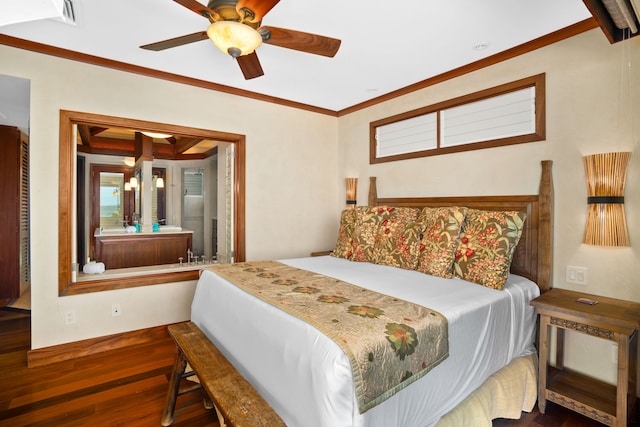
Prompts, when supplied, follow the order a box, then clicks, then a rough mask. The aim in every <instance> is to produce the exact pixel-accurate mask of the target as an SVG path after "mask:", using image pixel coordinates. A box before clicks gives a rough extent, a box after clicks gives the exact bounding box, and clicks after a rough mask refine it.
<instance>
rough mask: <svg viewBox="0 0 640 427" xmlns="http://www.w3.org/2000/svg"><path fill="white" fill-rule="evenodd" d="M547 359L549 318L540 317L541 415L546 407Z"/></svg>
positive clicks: (539, 385) (539, 369)
mask: <svg viewBox="0 0 640 427" xmlns="http://www.w3.org/2000/svg"><path fill="white" fill-rule="evenodd" d="M548 359H549V316H544V315H541V316H540V348H539V349H538V360H539V363H538V367H539V368H538V371H539V372H538V410H539V411H540V413H541V414H544V411H545V409H546V406H547V400H546V397H545V393H546V389H547V363H548Z"/></svg>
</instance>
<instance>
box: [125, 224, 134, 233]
mask: <svg viewBox="0 0 640 427" xmlns="http://www.w3.org/2000/svg"><path fill="white" fill-rule="evenodd" d="M124 231H126V232H127V233H135V232H136V228H135V227H134V226H133V225H130V226H128V227H127V228H125V229H124Z"/></svg>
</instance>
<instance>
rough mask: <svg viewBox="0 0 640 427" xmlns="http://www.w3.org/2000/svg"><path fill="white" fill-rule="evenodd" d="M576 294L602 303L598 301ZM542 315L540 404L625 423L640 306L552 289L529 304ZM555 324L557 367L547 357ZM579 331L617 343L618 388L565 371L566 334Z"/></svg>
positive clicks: (631, 392) (633, 392) (633, 375)
mask: <svg viewBox="0 0 640 427" xmlns="http://www.w3.org/2000/svg"><path fill="white" fill-rule="evenodd" d="M578 298H587V299H590V300H594V301H598V303H597V304H595V305H588V304H584V303H580V302H577V299H578ZM531 305H533V306H534V307H536V310H537V311H538V314H539V315H540V329H539V341H540V343H539V346H540V348H539V363H540V365H539V367H540V369H539V379H538V407H539V410H540V413H542V414H544V412H545V406H546V403H547V401H550V402H555V403H557V404H559V405H562V406H564V407H567V408H569V409H571V410H573V411H576V412H579V413H581V414H583V415H585V416H587V417H589V418H592V419H594V420H596V421H599V422H601V423H603V424H606V425H609V426H618V427H620V426H626V425H627V419H628V414H629V412H630V411H631V409H632V408H633V405H634V404H635V399H636V397H637V396H636V386H637V382H636V380H637V370H638V330H639V329H640V304H638V303H634V302H629V301H623V300H618V299H613V298H605V297H601V296H597V295H588V294H582V293H579V292H572V291H567V290H563V289H552V290H550V291H548V292H546V293H544V294H542V295H541V296H540V297H538V298H536V299H535V300H533V301H532V302H531ZM550 326H555V327H557V339H558V340H557V349H556V367H555V368H552V367H549V366H547V365H548V360H549V327H550ZM566 330H569V331H574V332H581V333H583V334H588V335H592V336H595V337H598V338H602V339H605V340H609V341H613V342H615V343H617V344H618V381H617V384H618V385H617V387H616V386H613V385H610V384H606V383H604V382H602V381H598V380H596V379H594V378H591V377H589V376H586V375H582V374H578V373H576V372H571V371H569V370H566V369H564V365H563V355H564V332H565V331H566Z"/></svg>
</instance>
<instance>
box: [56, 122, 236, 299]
mask: <svg viewBox="0 0 640 427" xmlns="http://www.w3.org/2000/svg"><path fill="white" fill-rule="evenodd" d="M81 123H83V124H92V125H101V126H105V127H121V128H128V129H137V130H140V131H153V132H162V133H169V134H172V135H189V136H193V137H198V138H203V139H211V140H216V141H224V142H228V143H232V144H235V159H234V187H233V192H234V211H233V221H234V252H235V256H234V259H235V260H236V261H244V260H245V257H246V254H245V159H246V155H245V154H246V153H245V150H246V144H245V136H244V135H240V134H233V133H228V132H219V131H214V130H206V129H199V128H192V127H185V126H178V125H170V124H164V123H155V122H149V121H143V120H135V119H127V118H121V117H112V116H105V115H101V114H91V113H83V112H77V111H67V110H60V144H59V180H58V294H59V295H60V296H65V295H77V294H84V293H89V292H100V291H106V290H112V289H123V288H131V287H136V286H146V285H156V284H161V283H172V282H182V281H188V280H197V279H198V270H192V271H181V272H169V273H164V272H163V273H155V274H148V275H139V276H136V275H133V274H132V275H131V276H128V277H120V278H117V279H96V280H91V281H88V282H81V283H78V282H72V247H73V242H72V240H73V237H72V236H73V199H74V197H75V194H76V189H75V188H74V187H75V186H74V179H73V175H74V170H75V162H76V158H75V151H74V135H73V125H74V124H81Z"/></svg>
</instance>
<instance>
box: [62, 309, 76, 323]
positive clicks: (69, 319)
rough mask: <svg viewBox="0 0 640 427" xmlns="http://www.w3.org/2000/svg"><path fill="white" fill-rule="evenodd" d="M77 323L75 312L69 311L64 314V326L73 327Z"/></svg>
mask: <svg viewBox="0 0 640 427" xmlns="http://www.w3.org/2000/svg"><path fill="white" fill-rule="evenodd" d="M74 323H76V311H75V310H67V311H65V312H64V324H65V325H72V324H74Z"/></svg>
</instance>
